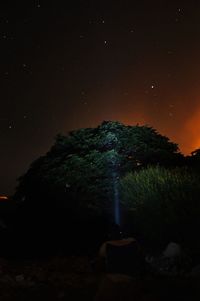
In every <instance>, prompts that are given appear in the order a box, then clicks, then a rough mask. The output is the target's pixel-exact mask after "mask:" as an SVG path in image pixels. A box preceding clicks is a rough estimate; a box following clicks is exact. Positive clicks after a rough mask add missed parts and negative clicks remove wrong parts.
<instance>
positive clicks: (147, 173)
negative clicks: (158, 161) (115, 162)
mask: <svg viewBox="0 0 200 301" xmlns="http://www.w3.org/2000/svg"><path fill="white" fill-rule="evenodd" d="M120 187H121V201H122V204H123V205H124V207H125V208H127V210H128V214H129V216H130V215H131V218H132V228H133V227H135V229H137V230H138V231H139V232H140V234H141V235H142V236H143V238H144V239H145V241H146V242H148V243H150V242H151V244H152V245H154V246H162V245H163V244H166V243H167V242H168V241H169V240H176V241H179V242H180V243H182V244H187V246H188V245H190V246H191V247H192V245H193V247H196V246H197V239H196V231H197V230H198V227H199V214H200V201H199V195H200V180H199V177H198V176H197V175H196V174H193V173H192V172H190V171H189V170H187V169H185V168H176V169H173V170H168V169H165V168H161V167H149V168H147V169H144V170H141V171H140V172H134V173H129V174H127V175H126V176H125V177H124V178H123V179H122V180H121V185H120Z"/></svg>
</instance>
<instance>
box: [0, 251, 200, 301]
mask: <svg viewBox="0 0 200 301" xmlns="http://www.w3.org/2000/svg"><path fill="white" fill-rule="evenodd" d="M103 279H105V275H104V274H102V273H97V272H96V271H94V270H93V269H92V267H91V264H90V261H89V258H88V257H86V256H68V257H62V256H57V257H53V258H48V259H45V260H44V259H43V260H26V261H22V260H20V261H16V260H5V259H1V260H0V300H1V301H8V300H9V301H10V300H12V301H13V300H20V301H24V300H26V301H27V300H28V301H35V300H37V301H38V300H43V301H45V300H50V301H51V300H54V301H57V300H68V301H72V300H88V301H90V300H94V298H95V296H96V294H97V291H98V289H99V287H101V284H102V281H103ZM199 283H200V279H199V278H198V277H196V278H191V277H183V278H180V277H166V276H162V277H161V276H158V275H157V276H155V275H154V276H152V275H148V276H147V277H146V278H145V279H143V280H142V281H140V282H137V283H134V281H133V282H132V283H131V287H132V290H131V295H130V296H129V297H130V298H127V299H126V300H125V301H127V300H149V301H150V300H152V301H157V300H162V301H163V300H169V299H172V298H173V299H176V300H181V301H183V300H200V294H199V290H200V289H199ZM104 284H105V289H106V292H104V293H103V295H101V296H103V300H107V299H106V298H107V297H106V295H108V296H109V300H112V296H114V295H115V297H114V300H116V301H117V300H124V296H123V289H124V288H123V289H122V290H121V292H120V281H119V282H118V283H117V286H116V284H115V285H114V286H113V285H112V284H110V283H109V282H106V283H104ZM125 286H126V284H125ZM116 287H118V290H119V292H120V293H119V294H117V295H116V294H113V290H115V288H116ZM125 289H126V288H125ZM107 293H108V294H107ZM120 294H122V295H121V296H120ZM98 300H100V299H98Z"/></svg>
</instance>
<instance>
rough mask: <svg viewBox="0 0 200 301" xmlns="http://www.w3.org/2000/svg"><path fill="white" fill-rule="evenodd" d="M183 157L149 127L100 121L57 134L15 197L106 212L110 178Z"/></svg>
mask: <svg viewBox="0 0 200 301" xmlns="http://www.w3.org/2000/svg"><path fill="white" fill-rule="evenodd" d="M181 158H182V155H181V154H180V153H179V149H178V146H177V144H175V143H172V142H170V141H169V139H168V138H167V137H165V136H163V135H160V134H159V133H158V132H157V131H156V130H155V129H153V128H152V127H150V126H139V125H135V126H126V125H123V124H122V123H119V122H114V121H104V122H103V123H102V124H101V125H99V126H98V127H96V128H85V129H79V130H75V131H71V132H70V133H69V134H68V135H67V136H64V135H58V136H57V137H56V140H55V143H54V145H53V146H52V147H51V149H50V150H49V151H48V152H47V154H46V155H44V156H42V157H40V158H38V159H37V160H36V161H34V162H33V163H32V164H31V166H30V168H29V169H28V171H27V172H26V173H25V174H24V175H23V176H22V177H21V178H20V179H19V185H18V187H17V190H16V194H15V198H16V199H17V200H26V201H27V202H28V201H29V202H30V201H33V202H37V200H40V201H41V202H44V203H50V201H53V203H54V205H61V203H62V205H64V206H66V207H69V208H72V207H73V208H76V209H77V210H78V209H80V208H82V209H83V208H87V209H92V210H93V209H94V210H97V211H98V210H99V211H101V210H105V211H107V210H108V211H109V208H110V206H111V204H112V200H113V195H114V191H113V189H114V188H113V182H114V181H118V179H120V178H121V176H123V175H125V174H126V173H127V172H131V171H135V170H138V169H141V168H145V167H146V166H148V165H161V166H171V165H176V164H179V162H180V160H181ZM41 202H40V203H41ZM40 205H41V204H40Z"/></svg>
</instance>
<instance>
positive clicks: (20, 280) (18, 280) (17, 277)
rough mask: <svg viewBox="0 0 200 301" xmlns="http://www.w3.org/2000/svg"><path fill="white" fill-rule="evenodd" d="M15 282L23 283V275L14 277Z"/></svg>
mask: <svg viewBox="0 0 200 301" xmlns="http://www.w3.org/2000/svg"><path fill="white" fill-rule="evenodd" d="M15 280H16V281H17V282H22V281H24V275H23V274H21V275H17V276H15Z"/></svg>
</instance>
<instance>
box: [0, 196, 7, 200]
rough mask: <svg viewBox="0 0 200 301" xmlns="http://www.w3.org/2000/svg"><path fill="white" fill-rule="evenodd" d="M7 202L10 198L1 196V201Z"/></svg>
mask: <svg viewBox="0 0 200 301" xmlns="http://www.w3.org/2000/svg"><path fill="white" fill-rule="evenodd" d="M5 200H6V201H7V200H8V197H7V196H5V195H0V201H5Z"/></svg>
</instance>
